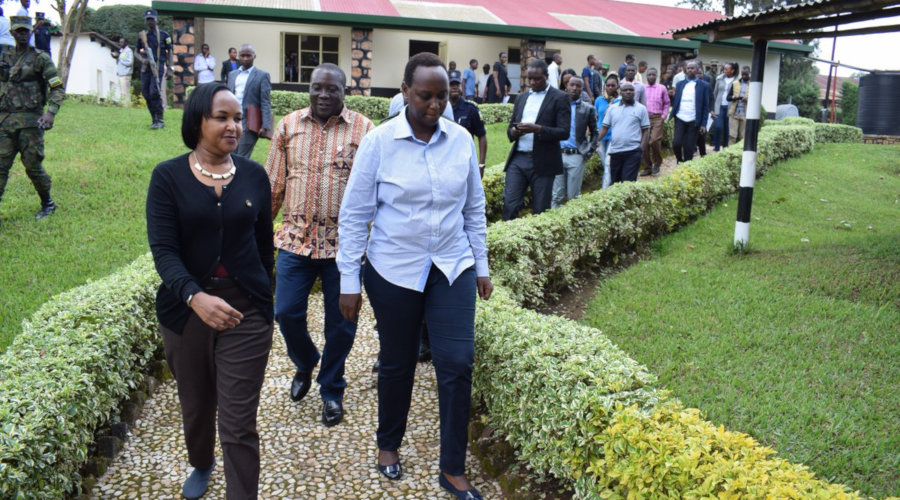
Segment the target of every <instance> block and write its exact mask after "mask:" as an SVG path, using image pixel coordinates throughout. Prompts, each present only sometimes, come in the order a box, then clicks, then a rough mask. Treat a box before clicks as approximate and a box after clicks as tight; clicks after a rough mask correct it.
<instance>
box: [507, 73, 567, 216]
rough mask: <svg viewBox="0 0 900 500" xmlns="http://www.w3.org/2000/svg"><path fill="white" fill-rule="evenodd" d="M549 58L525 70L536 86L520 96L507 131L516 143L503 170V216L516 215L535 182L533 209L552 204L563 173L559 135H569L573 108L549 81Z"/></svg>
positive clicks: (533, 187) (535, 212) (532, 198)
mask: <svg viewBox="0 0 900 500" xmlns="http://www.w3.org/2000/svg"><path fill="white" fill-rule="evenodd" d="M547 75H548V72H547V63H546V62H544V61H543V60H542V59H536V60H534V61H531V62H530V63H528V71H527V72H526V76H527V78H528V83H529V85H530V87H531V90H529V91H528V92H526V93H524V94H520V95H519V97H518V98H517V99H516V105H515V108H514V109H513V116H512V119H511V120H510V123H509V128H507V129H506V135H507V136H508V137H509V140H510V142H513V143H514V144H513V147H512V149H511V150H510V151H509V158H507V160H506V166H505V167H504V171H505V172H506V185H505V186H504V188H503V220H510V219H515V218H516V217H517V216H518V215H519V208H520V207H521V206H522V200H523V199H524V197H525V191H526V190H527V189H528V187H529V186H531V211H532V213H534V214H539V213H541V212H543V211H544V210H547V209H548V208H550V201H551V199H552V195H553V178H554V177H555V176H557V175H559V174H561V173H563V163H562V153H561V151H560V146H559V141H564V140H566V139H567V138H568V137H569V127H570V125H571V121H572V110H571V107H570V105H569V98H568V97H567V96H566V93H565V92H563V91H561V90H559V89H555V88H551V87H550V86H549V85H547Z"/></svg>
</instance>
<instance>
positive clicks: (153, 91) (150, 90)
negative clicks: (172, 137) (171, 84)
mask: <svg viewBox="0 0 900 500" xmlns="http://www.w3.org/2000/svg"><path fill="white" fill-rule="evenodd" d="M159 71H160V73H159V74H160V75H164V74H166V73H165V72H166V68H165V66H161V67H160V69H159ZM160 78H162V77H160ZM141 95H142V96H144V100H145V101H147V110H148V111H150V115H151V116H154V117H155V116H157V115H158V116H160V117H161V116H162V114H163V103H162V94H161V89H160V81H159V80H158V79H156V78H154V77H153V72H152V71H150V70H149V69H146V70H144V71H141Z"/></svg>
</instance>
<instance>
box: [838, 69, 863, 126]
mask: <svg viewBox="0 0 900 500" xmlns="http://www.w3.org/2000/svg"><path fill="white" fill-rule="evenodd" d="M858 105H859V85H857V84H855V83H853V82H851V81H850V80H844V83H843V84H841V123H843V124H844V125H854V126H855V125H856V109H857V107H858Z"/></svg>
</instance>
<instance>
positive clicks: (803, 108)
mask: <svg viewBox="0 0 900 500" xmlns="http://www.w3.org/2000/svg"><path fill="white" fill-rule="evenodd" d="M789 99H790V101H791V104H793V105H794V106H797V111H799V112H800V116H803V117H805V118H811V119H813V120H818V119H819V118H820V110H821V109H822V104H821V103H820V102H819V89H818V88H816V84H815V83H813V82H812V81H810V80H806V81H803V80H787V81H785V82H781V84H779V85H778V102H779V103H780V104H787V103H788V100H789Z"/></svg>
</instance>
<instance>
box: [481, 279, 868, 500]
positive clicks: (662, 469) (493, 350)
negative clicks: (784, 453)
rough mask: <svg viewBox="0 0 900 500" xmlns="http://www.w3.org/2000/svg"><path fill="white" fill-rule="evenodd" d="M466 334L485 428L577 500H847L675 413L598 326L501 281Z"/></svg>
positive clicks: (761, 451)
mask: <svg viewBox="0 0 900 500" xmlns="http://www.w3.org/2000/svg"><path fill="white" fill-rule="evenodd" d="M475 331H476V332H477V334H476V338H475V342H476V352H478V356H476V365H475V371H474V375H473V383H474V387H475V389H476V397H477V398H479V399H480V400H481V401H483V402H484V404H485V406H486V407H487V410H488V415H489V417H488V419H489V421H490V424H491V425H492V426H494V427H495V428H496V429H498V430H499V431H500V432H501V433H502V434H503V435H504V436H506V439H507V440H508V441H509V442H510V443H511V444H512V445H513V446H514V447H515V450H516V453H517V455H518V458H519V459H520V460H522V461H524V462H526V463H527V464H528V466H529V467H530V469H531V470H533V471H535V472H537V473H538V474H540V475H546V474H552V475H553V476H555V477H557V478H559V479H562V480H564V481H565V482H567V483H569V484H570V485H572V487H573V489H574V490H575V493H576V497H577V498H598V499H599V498H614V499H625V498H735V499H737V498H823V499H824V498H858V495H856V494H855V493H852V492H850V491H848V490H847V489H846V488H845V487H843V486H841V485H833V484H828V483H825V482H823V481H820V480H817V479H815V477H814V475H813V474H812V473H810V472H809V471H808V470H807V469H806V468H805V467H803V466H801V465H795V464H791V463H789V462H787V461H785V460H781V459H778V458H773V457H772V455H773V454H774V451H772V450H771V449H768V448H764V447H762V446H760V445H759V444H758V443H757V442H756V441H754V440H753V439H752V438H751V437H749V436H747V435H745V434H741V433H734V432H729V431H726V430H725V429H723V428H721V427H718V428H717V427H716V426H714V425H713V424H711V423H709V422H707V421H705V420H703V418H702V417H701V416H700V413H699V411H698V410H693V409H684V407H683V406H682V405H681V403H679V402H678V401H677V400H671V399H669V396H668V394H667V393H666V392H665V391H660V390H658V389H656V388H654V387H653V384H654V383H655V381H656V380H655V377H654V376H653V375H652V374H651V373H650V372H649V371H648V370H647V369H646V368H645V367H644V366H642V365H640V364H638V363H637V362H635V361H634V360H632V359H631V358H629V357H628V356H627V354H626V353H624V352H622V351H621V350H620V349H619V348H618V347H616V346H615V345H614V344H612V342H610V340H609V339H608V338H607V337H606V336H605V335H603V334H602V333H601V332H600V331H599V330H596V329H594V328H590V327H587V326H583V325H581V324H579V323H576V322H573V321H570V320H566V319H563V318H559V317H555V316H544V315H541V314H538V313H536V312H533V311H530V310H526V309H522V308H520V307H518V305H517V304H516V301H515V299H514V297H513V296H512V295H511V294H510V293H509V291H508V290H507V289H505V288H504V287H499V286H498V287H497V288H496V289H495V291H494V296H492V297H491V300H490V301H487V302H479V304H478V312H477V315H476V328H475Z"/></svg>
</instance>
